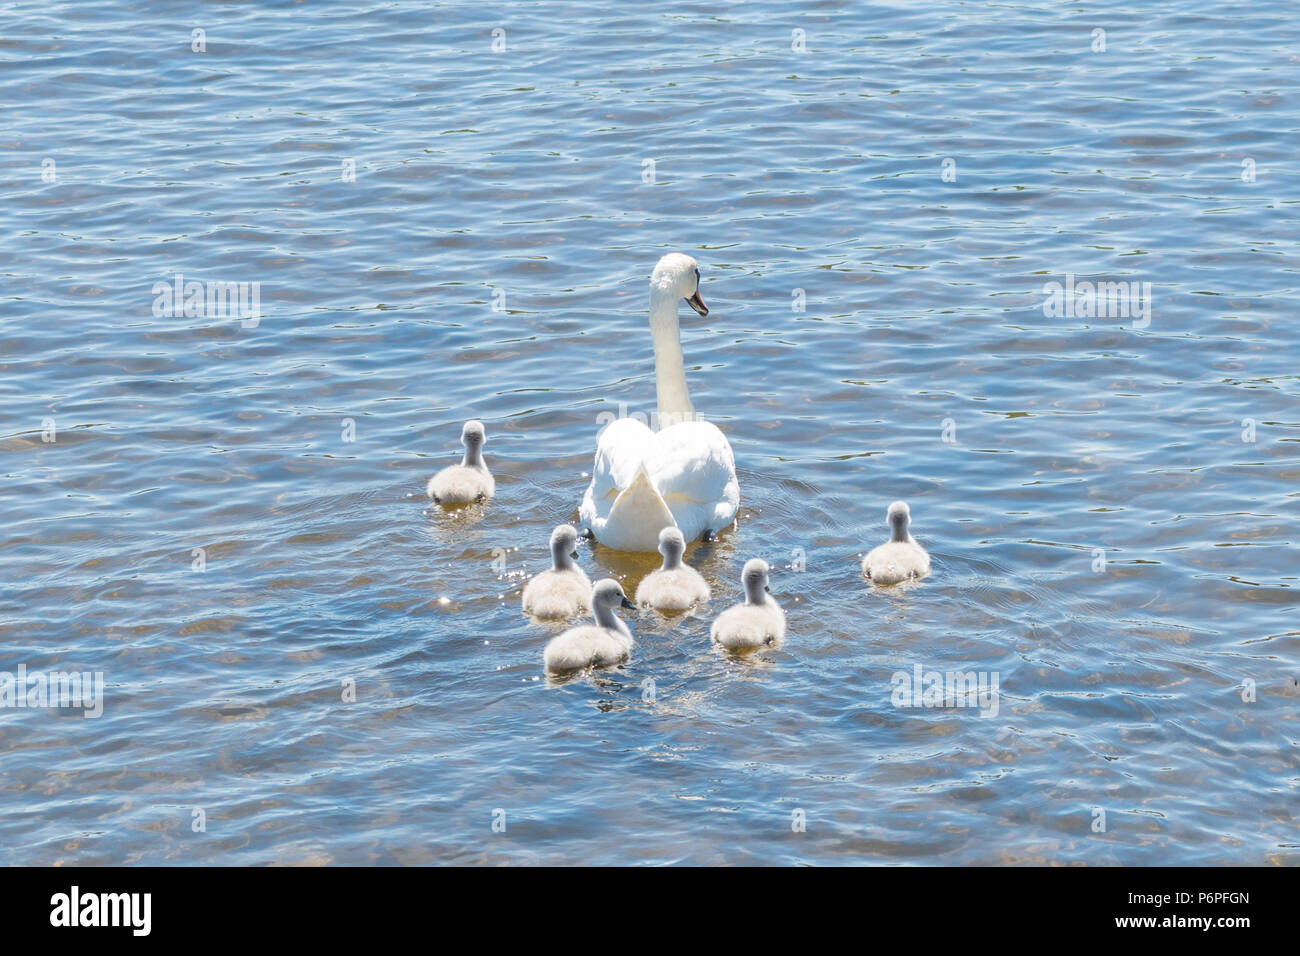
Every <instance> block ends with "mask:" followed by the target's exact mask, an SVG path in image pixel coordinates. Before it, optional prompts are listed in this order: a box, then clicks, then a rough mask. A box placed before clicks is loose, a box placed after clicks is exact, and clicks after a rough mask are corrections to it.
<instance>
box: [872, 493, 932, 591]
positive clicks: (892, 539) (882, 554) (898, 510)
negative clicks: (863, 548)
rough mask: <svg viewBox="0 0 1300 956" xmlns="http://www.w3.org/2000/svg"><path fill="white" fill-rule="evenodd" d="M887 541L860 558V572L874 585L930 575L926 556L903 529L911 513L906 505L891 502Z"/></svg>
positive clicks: (905, 503)
mask: <svg viewBox="0 0 1300 956" xmlns="http://www.w3.org/2000/svg"><path fill="white" fill-rule="evenodd" d="M886 517H887V518H888V519H889V527H890V536H889V541H887V542H886V543H885V544H882V545H879V546H877V547H874V548H872V549H871V551H870V552H868V554H867V556H866V557H865V558H863V559H862V573H863V574H864V575H866V576H867V577H868V578H870V579H871V580H872V582H873V583H875V584H898V583H899V582H901V581H906V580H908V579H909V578H923V577H925V576H926V575H927V574H929V573H930V556H929V555H928V554H926V553H925V549H924V548H922V547H921V546H920V545H919V544H917V543H916V539H915V538H913V537H912V533H911V532H910V531H908V530H907V526H908V525H909V524H910V523H911V521H912V513H911V511H909V510H908V508H907V502H905V501H895V502H894V503H893V504H891V505H890V506H889V511H888V512H886Z"/></svg>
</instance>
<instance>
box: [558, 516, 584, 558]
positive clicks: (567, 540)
mask: <svg viewBox="0 0 1300 956" xmlns="http://www.w3.org/2000/svg"><path fill="white" fill-rule="evenodd" d="M551 553H552V554H554V555H555V556H556V557H559V556H560V555H562V554H567V555H568V556H569V557H571V558H576V557H577V556H578V532H577V530H575V529H574V527H573V525H571V524H562V525H557V526H556V528H555V530H554V531H552V532H551Z"/></svg>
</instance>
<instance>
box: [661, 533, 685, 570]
mask: <svg viewBox="0 0 1300 956" xmlns="http://www.w3.org/2000/svg"><path fill="white" fill-rule="evenodd" d="M659 553H660V554H662V555H663V556H664V567H666V568H675V567H677V565H679V564H681V562H682V555H683V554H685V553H686V539H685V538H683V537H682V529H681V528H675V527H673V526H671V525H669V526H668V527H667V528H664V530H662V531H660V532H659Z"/></svg>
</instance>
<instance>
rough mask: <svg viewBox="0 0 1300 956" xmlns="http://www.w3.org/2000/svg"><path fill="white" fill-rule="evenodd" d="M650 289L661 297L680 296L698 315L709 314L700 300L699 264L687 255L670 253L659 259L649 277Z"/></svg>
mask: <svg viewBox="0 0 1300 956" xmlns="http://www.w3.org/2000/svg"><path fill="white" fill-rule="evenodd" d="M650 288H651V289H653V290H655V291H656V292H659V293H661V294H663V295H672V296H673V297H677V296H681V297H682V298H683V299H685V300H686V304H687V305H689V306H690V307H691V308H692V309H694V310H695V311H696V312H698V313H699V314H700V315H708V314H709V307H708V306H706V305H705V304H704V300H703V299H701V298H700V266H699V263H697V262H696V261H695V260H694V259H692V258H691V257H690V256H688V255H683V254H682V253H680V252H670V253H668V255H666V256H664V257H663V258H662V259H660V260H659V264H658V265H656V266H655V271H654V274H653V275H651V276H650Z"/></svg>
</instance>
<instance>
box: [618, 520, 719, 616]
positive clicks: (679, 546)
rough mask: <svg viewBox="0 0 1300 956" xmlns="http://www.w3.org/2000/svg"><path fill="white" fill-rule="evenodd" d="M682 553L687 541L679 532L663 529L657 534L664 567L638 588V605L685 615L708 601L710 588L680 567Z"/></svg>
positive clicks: (691, 570)
mask: <svg viewBox="0 0 1300 956" xmlns="http://www.w3.org/2000/svg"><path fill="white" fill-rule="evenodd" d="M685 551H686V539H685V538H683V537H682V533H681V531H680V530H679V529H677V528H664V530H663V531H660V532H659V553H660V554H662V555H663V556H664V563H663V567H661V568H660V569H659V570H658V571H653V572H651V573H650V574H648V575H646V577H645V578H644V579H643V580H642V581H641V583H640V584H639V585H637V589H636V603H637V604H646V605H649V606H650V607H653V608H657V609H658V610H660V611H685V610H686V609H687V608H688V607H691V606H692V605H694V604H703V603H704V602H706V601H707V600H708V599H709V585H708V582H707V581H705V580H704V577H703V575H701V574H700V572H699V571H696V570H695V569H694V568H692V567H691V566H690V565H687V564H683V563H682V554H683V553H684V552H685Z"/></svg>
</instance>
